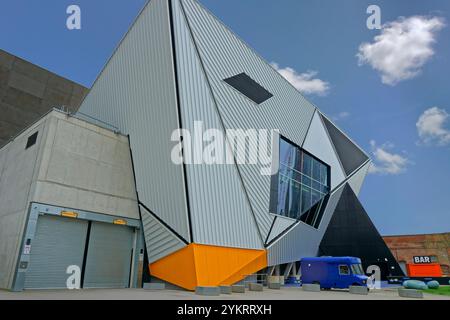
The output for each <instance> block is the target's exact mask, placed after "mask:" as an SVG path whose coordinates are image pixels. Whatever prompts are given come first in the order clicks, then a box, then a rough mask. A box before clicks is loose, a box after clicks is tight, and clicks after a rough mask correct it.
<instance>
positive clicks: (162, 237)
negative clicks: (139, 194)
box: [141, 206, 186, 263]
mask: <svg viewBox="0 0 450 320" xmlns="http://www.w3.org/2000/svg"><path fill="white" fill-rule="evenodd" d="M141 214H142V226H143V228H144V238H145V245H146V247H147V255H148V261H149V263H152V262H155V261H157V260H159V259H161V258H164V257H165V256H168V255H169V254H171V253H173V252H175V251H178V250H180V249H182V248H184V247H185V246H186V244H185V243H184V242H183V241H182V240H181V239H180V238H178V237H177V236H176V235H175V234H174V233H173V232H172V231H170V230H169V229H168V228H167V227H166V226H164V225H163V224H162V223H161V222H159V221H158V220H157V219H156V218H155V217H153V216H152V214H151V213H149V212H148V211H147V210H146V209H145V208H143V207H142V206H141Z"/></svg>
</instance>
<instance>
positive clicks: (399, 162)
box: [369, 140, 409, 175]
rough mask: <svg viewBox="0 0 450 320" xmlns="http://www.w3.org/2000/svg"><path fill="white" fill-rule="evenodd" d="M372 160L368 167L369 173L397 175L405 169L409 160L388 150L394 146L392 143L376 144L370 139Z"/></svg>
mask: <svg viewBox="0 0 450 320" xmlns="http://www.w3.org/2000/svg"><path fill="white" fill-rule="evenodd" d="M370 145H371V147H372V154H373V156H374V162H373V163H372V166H371V167H370V169H369V172H370V173H378V174H385V175H386V174H391V175H397V174H400V173H403V172H405V171H406V167H407V165H408V164H409V160H408V159H407V158H406V157H404V156H402V155H400V154H396V153H392V152H391V151H389V150H390V149H392V148H394V145H393V144H392V143H385V144H383V145H381V146H378V145H377V144H376V142H375V141H374V140H371V141H370Z"/></svg>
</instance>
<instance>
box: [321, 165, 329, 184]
mask: <svg viewBox="0 0 450 320" xmlns="http://www.w3.org/2000/svg"><path fill="white" fill-rule="evenodd" d="M320 183H322V184H323V185H328V167H327V166H325V165H321V166H320Z"/></svg>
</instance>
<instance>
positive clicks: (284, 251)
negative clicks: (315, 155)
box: [267, 184, 345, 266]
mask: <svg viewBox="0 0 450 320" xmlns="http://www.w3.org/2000/svg"><path fill="white" fill-rule="evenodd" d="M344 187H345V184H344V185H343V186H341V187H340V188H339V189H337V190H336V191H335V192H333V193H332V194H331V196H330V199H329V200H328V205H327V208H326V209H325V212H324V215H323V218H322V222H321V223H320V226H319V229H314V228H313V227H311V226H308V225H306V224H304V223H302V222H299V223H298V224H297V225H296V226H295V227H293V228H292V229H290V230H289V231H288V232H287V233H286V234H285V235H284V236H282V237H281V238H280V239H278V240H277V241H275V242H274V243H273V244H272V245H270V246H269V247H268V248H267V260H268V265H269V266H273V265H278V264H282V263H289V262H294V261H298V260H300V259H301V258H302V257H307V256H316V255H317V253H318V249H319V244H320V242H321V241H322V237H323V235H324V234H325V231H326V229H327V227H328V224H329V223H330V220H331V217H332V215H333V213H334V210H335V209H336V206H337V204H338V202H339V199H340V197H341V194H342V191H343V190H344Z"/></svg>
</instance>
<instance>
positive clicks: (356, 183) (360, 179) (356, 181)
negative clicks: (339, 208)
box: [348, 161, 371, 195]
mask: <svg viewBox="0 0 450 320" xmlns="http://www.w3.org/2000/svg"><path fill="white" fill-rule="evenodd" d="M370 165H371V162H370V161H369V162H367V164H365V165H364V166H363V167H362V168H361V169H359V170H358V171H356V173H355V174H354V175H353V176H351V178H350V179H348V184H349V185H350V187H352V189H353V192H354V193H355V194H356V195H358V194H359V192H360V191H361V187H362V185H363V183H364V179H365V178H366V175H367V172H368V171H369V168H370Z"/></svg>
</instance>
